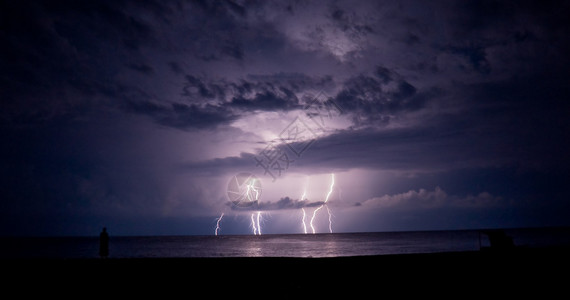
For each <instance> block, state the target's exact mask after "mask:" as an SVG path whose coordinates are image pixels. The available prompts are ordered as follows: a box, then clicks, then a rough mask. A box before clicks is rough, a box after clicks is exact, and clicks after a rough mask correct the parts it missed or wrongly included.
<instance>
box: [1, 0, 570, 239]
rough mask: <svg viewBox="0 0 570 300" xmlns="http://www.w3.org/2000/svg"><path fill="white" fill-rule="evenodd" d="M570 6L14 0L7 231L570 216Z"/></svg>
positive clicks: (8, 43) (484, 224)
mask: <svg viewBox="0 0 570 300" xmlns="http://www.w3.org/2000/svg"><path fill="white" fill-rule="evenodd" d="M569 8H570V3H569V2H568V1H419V0H417V1H372V0H371V1H158V0H156V1H153V0H144V1H126V0H125V1H116V0H112V1H111V0H109V1H74V0H66V1H62V0H55V1H25V0H24V1H10V0H2V1H0V45H1V47H0V70H1V77H0V101H1V102H0V103H1V108H0V137H1V140H2V143H1V146H0V235H97V234H98V233H99V232H100V230H101V228H102V227H103V226H106V227H107V228H108V231H109V233H110V234H111V235H184V234H189V235H192V234H200V235H201V234H206V235H210V234H214V229H215V226H216V220H217V218H218V217H219V216H220V215H221V214H222V213H224V217H223V219H222V220H221V222H220V226H221V227H220V234H251V233H252V224H251V221H250V216H251V213H252V212H255V211H261V215H262V220H261V222H260V225H261V226H262V228H263V233H302V232H303V227H302V211H303V210H305V211H306V212H307V214H308V215H310V214H312V213H313V211H314V210H315V209H316V208H317V207H319V205H322V204H323V203H324V202H325V200H327V202H326V208H327V209H328V210H329V211H330V212H331V220H332V222H333V224H332V230H333V231H334V232H358V231H394V230H440V229H443V230H446V229H474V228H496V227H536V226H568V225H570V198H569V197H570V193H569V192H568V191H569V189H570V172H569V167H570V155H569V153H570V19H569V18H568V16H570V9H569ZM275 157H278V158H277V159H275ZM266 162H270V163H269V164H266ZM240 173H249V174H252V175H254V176H256V177H257V178H258V183H259V184H261V187H262V190H261V195H260V198H259V200H258V202H257V203H256V204H255V205H253V206H251V207H239V206H236V205H234V204H233V203H232V202H231V201H230V200H231V199H229V197H228V193H227V188H228V183H229V182H230V181H231V180H232V178H233V177H234V176H235V175H236V174H240ZM331 174H334V179H335V183H334V186H333V188H332V189H330V185H331V182H332V177H333V175H331ZM329 190H330V195H327V194H328V192H329ZM304 193H305V197H304V198H302V195H303V194H304ZM327 196H329V198H328V199H326V197H327ZM327 218H328V216H327V210H325V208H323V209H322V211H320V212H319V215H318V216H317V218H316V220H315V227H316V229H317V232H329V228H328V223H327V222H328V220H327Z"/></svg>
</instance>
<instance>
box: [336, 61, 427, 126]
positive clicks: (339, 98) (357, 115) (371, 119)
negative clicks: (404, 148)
mask: <svg viewBox="0 0 570 300" xmlns="http://www.w3.org/2000/svg"><path fill="white" fill-rule="evenodd" d="M433 92H434V90H433V89H432V90H430V91H426V92H422V93H418V91H417V89H416V88H415V87H414V86H413V85H412V84H410V83H409V82H408V81H406V80H405V79H403V78H401V76H399V75H398V74H397V73H396V72H393V71H391V70H389V69H387V68H385V67H383V66H378V67H377V68H376V70H375V72H374V73H373V74H361V75H359V76H356V77H352V78H349V79H348V80H347V81H345V82H344V83H343V87H342V90H340V92H338V94H337V95H336V96H335V97H334V102H335V103H337V104H338V105H339V106H340V107H342V108H343V110H345V111H347V112H350V113H352V114H353V115H354V118H353V121H354V122H355V124H356V125H360V126H361V125H371V124H375V123H385V122H388V121H389V120H388V119H387V117H388V116H390V115H397V114H400V113H406V112H410V111H416V110H419V109H421V108H423V107H424V106H425V104H426V103H425V102H426V101H427V100H428V99H429V98H430V97H433V95H431V94H432V93H433ZM378 121H379V122H378Z"/></svg>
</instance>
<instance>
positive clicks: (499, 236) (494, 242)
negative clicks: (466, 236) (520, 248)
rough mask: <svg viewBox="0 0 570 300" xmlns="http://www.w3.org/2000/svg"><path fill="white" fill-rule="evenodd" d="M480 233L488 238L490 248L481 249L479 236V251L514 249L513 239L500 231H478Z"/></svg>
mask: <svg viewBox="0 0 570 300" xmlns="http://www.w3.org/2000/svg"><path fill="white" fill-rule="evenodd" d="M481 233H482V234H484V235H487V236H488V237H489V243H490V244H491V246H490V247H481V236H480V235H479V248H480V249H481V250H494V251H505V250H512V249H514V248H515V244H514V243H513V238H512V237H510V236H508V235H506V234H505V232H504V231H502V230H499V229H495V230H482V231H480V234H481Z"/></svg>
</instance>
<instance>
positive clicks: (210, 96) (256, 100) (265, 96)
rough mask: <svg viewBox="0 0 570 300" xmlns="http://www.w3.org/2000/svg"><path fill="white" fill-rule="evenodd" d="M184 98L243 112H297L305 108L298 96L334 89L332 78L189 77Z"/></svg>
mask: <svg viewBox="0 0 570 300" xmlns="http://www.w3.org/2000/svg"><path fill="white" fill-rule="evenodd" d="M185 79H186V84H185V86H184V88H183V92H182V96H184V97H186V98H187V99H188V100H189V101H192V102H198V103H200V102H202V103H203V102H210V103H216V105H218V106H219V107H220V109H233V110H236V111H241V112H252V111H256V110H261V111H275V110H284V111H287V110H293V109H300V108H302V105H303V103H301V99H299V98H298V97H297V94H298V93H302V92H304V91H318V90H319V89H322V88H326V87H330V86H332V85H333V80H332V78H331V77H330V76H324V77H321V78H314V77H310V76H307V75H304V74H298V73H291V74H288V73H277V74H270V75H253V74H252V75H248V76H247V77H246V78H243V79H241V80H238V81H228V80H211V79H208V78H203V77H198V76H193V75H186V76H185Z"/></svg>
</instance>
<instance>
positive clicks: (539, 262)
mask: <svg viewBox="0 0 570 300" xmlns="http://www.w3.org/2000/svg"><path fill="white" fill-rule="evenodd" d="M568 254H570V251H569V249H568V248H548V249H517V250H514V251H508V252H485V251H483V252H480V251H474V252H454V253H432V254H403V255H380V256H356V257H336V258H275V257H255V258H246V257H243V258H142V259H137V258H133V259H113V258H109V259H16V260H0V262H1V263H2V278H4V279H2V281H3V284H2V286H3V287H4V288H8V289H11V288H16V287H18V286H22V287H23V288H18V291H19V296H26V294H27V293H32V294H33V293H37V292H39V293H41V294H42V295H48V294H56V295H60V294H66V293H67V294H69V293H78V294H77V295H76V296H77V297H79V298H90V297H91V296H94V295H95V294H107V295H108V296H109V298H114V297H113V296H120V295H130V298H133V297H135V295H136V296H148V297H150V296H151V295H152V294H153V293H158V294H160V295H162V296H165V295H168V294H169V293H173V295H174V294H175V291H176V292H177V293H180V292H182V293H188V295H186V294H185V295H184V296H182V297H180V298H195V297H194V296H196V295H195V294H196V293H198V294H201V295H202V296H200V297H198V296H196V297H197V298H201V299H203V298H216V299H219V298H220V297H219V296H221V295H242V296H251V297H252V298H253V297H255V298H256V299H258V298H262V297H263V298H266V297H271V298H274V297H277V298H283V297H289V296H296V295H305V296H306V295H310V294H319V295H321V294H322V295H325V294H328V295H332V296H334V295H335V294H337V293H341V292H342V293H350V294H351V295H356V294H362V295H365V294H366V293H374V294H371V296H373V295H374V297H373V298H378V297H377V296H378V295H379V294H380V295H382V294H384V293H387V292H390V293H393V292H397V293H398V295H399V296H398V298H399V297H405V296H411V295H418V293H419V294H425V295H427V294H431V295H450V296H456V297H457V298H471V296H474V295H479V296H495V295H497V293H498V295H499V296H509V297H510V296H513V295H521V296H533V295H534V296H540V297H541V298H543V297H544V296H549V295H550V296H556V297H557V298H565V297H564V296H566V295H567V294H568V290H569V289H570V269H569V267H570V257H569V256H568ZM191 295H194V296H192V297H191ZM341 295H342V294H341ZM339 296H340V295H339ZM148 297H145V299H146V298H148ZM18 298H20V297H18ZM162 298H164V297H161V299H162ZM166 298H173V297H166ZM177 298H178V297H177ZM388 298H393V297H388Z"/></svg>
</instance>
